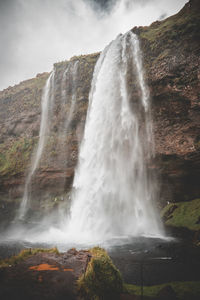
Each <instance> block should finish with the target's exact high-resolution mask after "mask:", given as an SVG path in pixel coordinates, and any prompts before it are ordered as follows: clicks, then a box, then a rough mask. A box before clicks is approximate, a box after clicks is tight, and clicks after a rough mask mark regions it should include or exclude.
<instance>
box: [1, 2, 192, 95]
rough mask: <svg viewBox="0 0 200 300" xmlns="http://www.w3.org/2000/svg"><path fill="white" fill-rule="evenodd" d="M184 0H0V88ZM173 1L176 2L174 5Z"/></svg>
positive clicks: (98, 44) (177, 6)
mask: <svg viewBox="0 0 200 300" xmlns="http://www.w3.org/2000/svg"><path fill="white" fill-rule="evenodd" d="M186 1H187V0H179V1H174V0H168V1H165V0H76V1H74V0H57V1H55V0H29V1H27V0H0V78H1V80H0V90H1V89H3V88H6V87H7V86H9V85H13V84H15V83H18V82H19V81H22V80H24V79H28V78H31V77H34V76H35V75H36V74H37V73H40V72H44V71H50V70H51V68H52V65H53V63H55V62H58V61H62V60H66V59H69V58H70V57H71V56H73V55H79V54H86V53H92V52H96V51H100V50H102V49H103V48H104V47H105V46H106V44H108V43H109V42H110V41H111V40H112V39H114V38H115V36H116V35H117V34H119V33H124V32H126V31H128V30H129V29H131V28H132V27H133V26H135V25H149V24H150V23H151V22H153V21H155V20H157V19H159V17H160V16H161V15H162V14H164V13H166V14H167V15H171V14H174V13H176V12H177V11H178V10H179V9H180V8H181V7H182V6H183V5H184V3H185V2H186ZM177 2H178V3H177Z"/></svg>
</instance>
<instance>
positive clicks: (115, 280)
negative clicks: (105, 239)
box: [78, 247, 123, 300]
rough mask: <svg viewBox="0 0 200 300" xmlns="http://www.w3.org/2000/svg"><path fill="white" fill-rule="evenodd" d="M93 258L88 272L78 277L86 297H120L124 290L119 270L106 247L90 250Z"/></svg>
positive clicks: (79, 287) (109, 298)
mask: <svg viewBox="0 0 200 300" xmlns="http://www.w3.org/2000/svg"><path fill="white" fill-rule="evenodd" d="M90 252H91V255H92V258H91V260H90V262H89V263H88V265H87V270H86V272H85V273H84V274H83V275H82V276H81V277H80V278H79V279H78V290H79V293H80V296H81V297H83V298H84V299H88V300H89V299H90V300H91V299H95V300H100V299H108V300H111V299H118V298H119V296H120V294H121V293H122V291H123V282H122V278H121V274H120V272H119V270H118V269H117V268H116V267H115V266H114V264H113V263H112V260H111V259H110V257H109V256H108V254H107V253H106V251H105V250H104V249H101V248H99V247H95V248H93V249H91V250H90Z"/></svg>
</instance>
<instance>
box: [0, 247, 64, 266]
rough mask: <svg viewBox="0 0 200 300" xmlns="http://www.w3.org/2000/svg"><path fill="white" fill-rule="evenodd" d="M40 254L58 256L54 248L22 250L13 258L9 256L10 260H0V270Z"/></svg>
mask: <svg viewBox="0 0 200 300" xmlns="http://www.w3.org/2000/svg"><path fill="white" fill-rule="evenodd" d="M42 252H45V253H55V254H59V251H58V249H57V248H56V247H55V248H51V249H43V248H35V249H32V248H30V249H24V250H22V251H21V252H20V253H19V254H18V255H14V256H11V257H10V258H6V259H3V260H0V268H5V267H9V266H14V265H16V264H19V263H21V262H22V261H23V260H25V259H26V258H28V257H29V256H32V255H35V254H37V253H42Z"/></svg>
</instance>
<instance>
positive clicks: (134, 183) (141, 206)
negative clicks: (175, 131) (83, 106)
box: [65, 32, 162, 242]
mask: <svg viewBox="0 0 200 300" xmlns="http://www.w3.org/2000/svg"><path fill="white" fill-rule="evenodd" d="M153 146H154V142H153V134H152V122H151V118H150V100H149V91H148V88H147V86H146V85H145V80H144V74H143V67H142V60H141V52H140V48H139V41H138V38H137V36H136V35H135V34H133V33H132V32H128V33H126V34H125V35H119V36H118V37H117V38H116V39H115V40H114V41H113V42H111V43H110V45H108V46H107V47H106V48H105V50H104V51H103V52H102V53H101V55H100V58H99V60H98V62H97V64H96V67H95V71H94V74H93V80H92V86H91V91H90V97H89V108H88V113H87V120H86V125H85V133H84V137H83V140H82V144H81V149H80V154H79V164H78V167H77V169H76V173H75V178H74V183H73V191H72V206H71V215H70V220H69V223H68V225H67V228H66V229H65V230H67V232H68V234H69V235H70V236H71V237H72V238H73V239H75V240H76V241H79V242H80V241H84V242H86V241H95V240H96V241H98V240H99V241H100V240H105V239H110V238H113V237H119V236H130V235H131V236H139V235H154V236H155V235H157V236H159V235H162V226H161V224H160V221H159V217H158V215H157V213H156V209H155V204H154V203H155V200H156V197H157V193H156V190H157V189H156V183H155V182H154V181H153V179H152V178H153V176H152V174H151V173H150V172H149V170H148V169H147V163H148V162H149V161H150V159H151V157H152V155H153Z"/></svg>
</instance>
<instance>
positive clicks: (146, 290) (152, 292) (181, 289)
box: [124, 281, 200, 300]
mask: <svg viewBox="0 0 200 300" xmlns="http://www.w3.org/2000/svg"><path fill="white" fill-rule="evenodd" d="M162 291H163V292H164V291H166V292H165V297H163V298H162ZM124 292H125V293H128V294H130V295H137V296H140V295H141V287H140V286H137V285H132V284H125V285H124ZM171 293H173V296H175V297H176V298H175V299H177V300H178V299H180V300H188V299H198V297H199V295H200V282H199V281H177V282H168V283H164V284H160V285H153V286H144V287H143V295H144V296H145V297H149V299H151V298H153V299H155V297H156V299H157V297H158V299H171V297H170V296H171V295H170V294H171ZM166 297H168V298H166ZM173 299H174V298H173Z"/></svg>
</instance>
